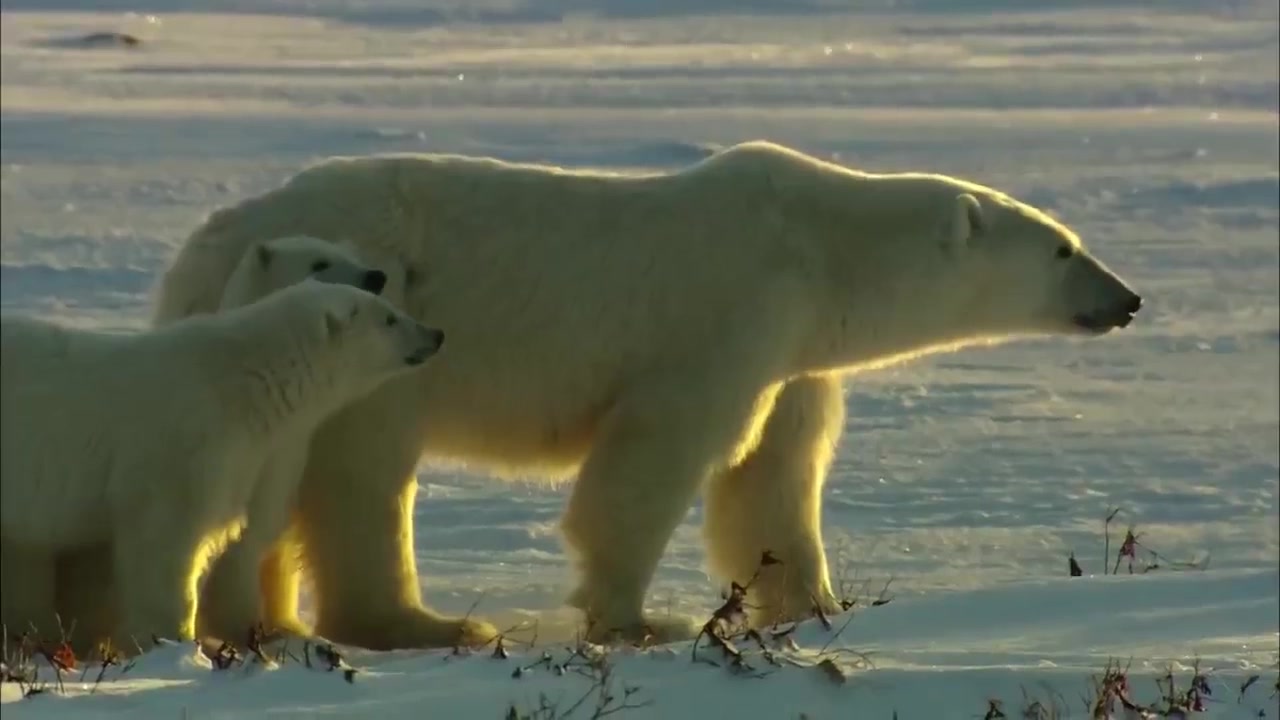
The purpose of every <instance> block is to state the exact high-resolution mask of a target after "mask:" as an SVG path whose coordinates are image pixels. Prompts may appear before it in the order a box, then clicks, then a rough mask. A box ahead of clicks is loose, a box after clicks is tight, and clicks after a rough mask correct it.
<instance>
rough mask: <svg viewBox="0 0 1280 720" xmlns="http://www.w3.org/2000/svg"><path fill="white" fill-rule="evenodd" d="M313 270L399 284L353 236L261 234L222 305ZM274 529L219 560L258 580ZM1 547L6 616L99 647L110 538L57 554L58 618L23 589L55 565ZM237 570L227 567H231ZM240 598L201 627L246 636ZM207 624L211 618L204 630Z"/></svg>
mask: <svg viewBox="0 0 1280 720" xmlns="http://www.w3.org/2000/svg"><path fill="white" fill-rule="evenodd" d="M308 278H311V279H315V280H318V281H320V282H327V283H337V284H342V285H351V286H353V287H359V288H361V289H364V290H366V291H368V292H371V293H373V294H375V295H378V294H383V291H384V288H385V289H387V290H392V291H397V287H398V286H397V285H396V283H395V282H389V279H388V275H387V273H385V272H383V271H382V270H379V269H376V268H373V267H370V266H369V265H367V264H366V263H365V262H364V260H363V259H362V258H360V257H358V256H357V254H356V252H355V250H354V248H353V247H352V246H351V245H350V244H348V243H334V242H329V241H327V240H321V239H319V238H316V237H312V236H309V235H291V236H285V237H277V238H271V239H268V240H263V241H258V242H255V243H253V244H252V245H250V246H249V247H248V249H247V250H245V252H244V253H243V255H242V256H241V258H240V260H239V262H238V263H236V265H235V267H234V269H233V270H232V272H231V276H230V278H229V279H228V281H227V283H226V286H225V288H224V290H223V292H222V298H221V302H220V303H219V306H218V309H219V311H224V310H228V309H232V308H237V307H241V306H243V305H247V304H249V303H252V302H255V301H257V300H260V299H262V298H264V297H266V296H267V295H270V294H271V293H273V292H275V291H277V290H281V289H283V288H286V287H289V286H291V285H294V284H295V283H299V282H302V281H303V280H306V279H308ZM397 292H398V291H397ZM309 442H310V434H309V433H306V432H305V431H304V432H300V433H299V435H298V437H296V438H286V437H279V438H277V443H276V446H275V449H274V450H273V451H272V455H271V457H270V458H269V459H268V460H267V461H266V462H264V464H263V469H262V471H261V472H262V474H263V475H264V476H273V475H279V474H289V473H293V474H301V473H302V464H303V463H305V462H306V455H307V448H308V447H309ZM295 482H296V481H295ZM257 487H258V488H260V490H261V492H263V493H269V492H271V491H286V490H287V489H288V488H290V487H292V486H291V485H290V484H289V483H286V482H275V481H270V480H268V479H267V478H265V477H264V478H262V479H260V480H259V484H258V485H257ZM290 500H291V498H289V499H286V498H281V497H274V498H272V497H263V498H260V499H259V503H260V505H261V504H262V503H266V502H273V503H279V502H288V501H290ZM268 532H269V530H268V529H267V528H265V527H251V528H246V529H245V531H244V532H243V533H242V534H241V536H240V539H239V540H238V541H237V542H235V543H232V544H231V545H229V546H228V547H227V548H226V550H225V553H224V554H229V555H231V556H234V557H240V556H244V557H247V558H253V559H252V560H250V561H247V562H233V563H222V564H220V565H218V566H216V567H224V566H225V567H226V568H234V569H235V570H236V571H245V572H252V573H254V575H255V577H254V578H252V579H249V578H245V579H241V580H240V581H241V582H243V583H244V584H245V585H247V586H252V585H256V583H257V578H256V572H255V571H256V569H257V561H260V560H262V558H263V555H264V553H266V546H268V545H269V544H270V543H271V542H273V541H274V540H275V539H277V538H276V537H274V536H273V537H268V536H267V533H268ZM0 553H2V554H3V559H4V563H3V565H4V567H3V569H0V575H3V577H4V579H5V580H6V582H0V616H2V619H3V621H4V622H5V623H7V624H9V625H10V626H16V627H24V628H25V627H28V626H30V625H36V626H37V628H43V627H44V626H45V625H56V624H57V623H63V624H65V625H67V626H70V627H72V628H73V630H74V632H73V633H72V638H71V643H72V647H73V648H74V649H76V651H77V652H88V651H90V650H92V649H93V648H94V647H95V646H96V644H97V642H98V641H99V640H101V639H102V638H104V637H106V636H108V635H110V634H111V632H112V628H113V627H114V625H115V622H116V617H117V612H116V609H115V607H114V603H113V602H112V601H111V598H113V597H114V595H115V591H114V584H115V579H114V578H113V577H112V568H111V562H110V554H111V548H110V547H109V545H107V544H94V545H90V546H87V547H84V548H80V549H77V550H75V551H70V552H64V553H59V554H58V556H57V558H56V563H57V569H56V575H55V577H54V579H53V580H52V581H51V582H53V583H54V586H55V588H56V592H57V600H56V605H55V606H54V609H55V610H56V612H57V613H58V615H57V617H56V619H55V618H54V617H53V616H51V615H50V613H49V608H48V607H47V606H42V605H36V606H34V607H32V606H30V602H31V599H28V598H23V597H22V592H21V590H20V586H25V585H27V584H28V583H29V582H31V578H35V577H40V576H41V574H42V573H46V572H51V571H52V570H51V569H50V568H46V567H41V566H40V565H39V563H40V562H41V560H42V557H41V556H40V555H39V554H36V555H35V556H34V557H24V556H23V550H22V548H19V547H15V546H12V545H11V544H10V543H4V544H3V547H0ZM292 555H293V553H290V554H289V557H283V556H282V557H274V556H273V557H271V558H269V560H268V561H269V562H282V563H293V562H294V561H295V559H294V558H293V557H292ZM230 572H231V571H230V570H227V571H225V572H224V574H229V573H230ZM256 599H257V598H256V596H251V595H247V594H241V596H238V597H237V598H236V601H238V603H239V604H248V603H252V602H254V601H255V600H256ZM233 604H234V603H231V602H228V603H221V605H223V607H210V606H208V605H207V604H201V606H200V614H199V616H198V618H197V632H198V633H202V634H207V633H210V632H212V633H214V634H218V635H219V636H221V637H231V638H237V639H238V638H240V637H242V635H243V633H244V632H245V628H243V627H235V628H234V630H232V628H231V626H232V625H235V624H236V623H235V622H234V621H233V620H224V618H228V617H233V618H239V617H242V616H243V615H244V614H245V612H246V611H245V610H244V609H242V608H239V607H231V605H233ZM258 609H259V608H258V607H256V606H254V607H252V608H250V610H249V612H256V611H257V610H258ZM200 625H203V626H204V629H203V630H202V629H201V627H200ZM282 629H286V630H290V631H293V632H295V633H301V632H302V631H303V628H301V627H295V626H290V627H282ZM52 631H53V628H50V629H48V632H52Z"/></svg>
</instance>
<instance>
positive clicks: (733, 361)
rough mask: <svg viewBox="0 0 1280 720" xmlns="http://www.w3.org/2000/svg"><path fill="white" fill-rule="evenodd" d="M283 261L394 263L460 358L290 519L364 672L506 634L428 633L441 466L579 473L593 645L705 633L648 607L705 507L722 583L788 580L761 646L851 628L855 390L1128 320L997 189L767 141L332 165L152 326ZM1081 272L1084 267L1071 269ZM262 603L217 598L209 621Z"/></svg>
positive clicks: (765, 591) (273, 205) (240, 590)
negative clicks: (837, 515) (835, 568)
mask: <svg viewBox="0 0 1280 720" xmlns="http://www.w3.org/2000/svg"><path fill="white" fill-rule="evenodd" d="M290 233H303V234H308V235H314V236H317V237H322V238H325V239H328V240H332V241H346V242H351V243H353V244H354V245H356V246H357V247H358V248H359V249H360V252H361V256H362V257H366V258H369V259H370V260H371V261H375V262H377V261H378V259H381V260H382V261H383V262H384V264H386V263H392V262H398V263H401V264H402V265H403V266H404V267H405V268H406V269H407V272H408V273H409V277H410V278H411V279H412V280H413V281H412V282H410V283H409V284H408V285H407V286H406V289H405V297H404V307H405V308H406V309H407V310H408V311H409V313H410V314H411V315H413V316H415V317H418V318H421V319H423V320H425V321H429V322H431V323H433V324H438V325H439V326H441V327H444V328H447V329H448V331H449V334H450V335H449V336H450V346H449V351H448V352H447V353H444V354H442V355H441V356H440V357H439V359H438V361H437V362H436V363H434V364H433V366H432V368H431V370H430V371H429V372H420V373H414V374H413V375H411V376H408V377H405V378H402V379H399V380H396V381H393V382H391V383H388V384H387V385H385V386H383V387H382V388H380V389H379V390H378V391H377V392H375V393H373V394H372V395H371V396H370V397H368V398H365V399H363V400H361V401H359V402H357V403H354V404H352V405H351V406H350V407H348V408H346V409H344V410H343V411H342V412H340V413H339V414H337V415H335V416H334V417H333V418H332V419H330V420H329V421H327V422H326V423H324V425H323V426H322V427H321V428H320V430H319V431H318V434H317V435H316V439H315V442H313V445H312V452H311V457H310V461H309V465H308V469H307V473H306V477H305V479H304V480H303V487H302V490H301V492H300V494H299V505H298V508H297V510H298V514H297V518H298V527H297V530H298V531H299V533H300V537H301V539H302V546H303V550H304V553H305V558H306V561H307V566H308V567H309V568H310V569H311V571H312V573H313V579H314V580H315V587H316V604H317V612H318V623H317V627H316V631H317V632H319V633H321V634H323V635H324V636H326V637H329V638H331V639H333V640H335V641H338V642H345V643H352V644H357V645H363V646H365V647H370V648H393V647H408V646H439V645H448V644H451V643H454V642H459V641H465V640H467V639H469V638H477V637H484V636H486V635H487V634H489V633H491V632H492V627H491V626H489V625H488V624H485V623H481V622H478V621H476V620H474V619H471V620H467V621H463V620H459V619H457V618H445V617H441V616H439V615H437V614H435V613H433V612H431V611H430V610H428V609H426V608H424V607H423V606H422V603H421V598H420V591H419V583H418V577H417V572H416V567H415V562H414V547H413V525H412V508H413V504H414V499H415V492H416V484H415V482H414V477H413V476H414V469H415V466H416V464H417V463H418V461H419V458H420V457H421V456H423V455H424V454H425V455H426V456H428V457H436V458H446V459H452V460H463V461H466V462H469V463H471V464H472V465H473V466H480V467H486V468H489V469H491V470H493V471H494V472H495V473H497V474H500V475H505V474H521V475H528V474H531V473H537V474H541V475H543V476H546V477H548V478H566V477H570V476H573V475H576V483H575V486H574V488H573V492H572V496H571V499H570V501H569V503H568V507H567V510H566V512H565V515H564V518H563V523H562V529H563V533H564V537H565V540H566V541H567V543H568V546H569V548H570V549H571V550H572V551H573V554H574V556H575V559H576V564H577V568H578V571H579V574H580V582H579V585H578V588H577V590H576V591H575V592H574V593H573V594H572V596H571V602H572V603H573V604H575V605H576V606H578V607H581V608H582V609H584V610H585V611H586V613H587V616H588V618H589V620H591V621H592V622H593V623H594V624H593V625H592V627H593V630H592V636H593V637H596V638H600V637H605V636H607V635H608V634H609V633H610V632H611V631H614V630H616V631H619V632H621V633H622V634H623V635H624V636H626V637H638V636H639V635H641V634H643V633H644V632H646V630H650V631H654V632H655V633H656V634H657V635H658V637H659V639H665V638H672V637H677V636H679V635H681V634H682V633H683V632H686V631H687V630H688V629H689V627H688V626H687V625H684V624H680V623H676V625H677V626H672V625H671V624H664V623H661V622H656V621H654V620H652V619H648V620H646V618H645V617H644V615H643V614H642V605H643V601H644V599H645V592H646V589H647V587H648V585H649V582H650V579H651V577H652V575H653V573H654V571H655V569H656V567H657V565H658V562H659V560H660V558H661V556H662V553H663V551H664V548H665V546H666V543H667V541H668V539H669V537H670V535H671V533H672V531H673V529H674V528H675V526H676V525H677V524H678V523H679V522H680V520H681V519H682V518H683V517H684V516H685V514H686V511H687V510H688V508H689V506H690V504H691V503H692V501H693V500H694V498H695V496H696V495H697V494H698V493H699V491H705V492H706V498H707V520H706V525H705V529H706V542H707V550H708V557H709V559H710V565H711V569H712V570H713V571H714V572H715V574H716V575H717V576H718V577H719V578H721V579H722V580H725V581H728V580H731V579H732V580H738V581H745V580H746V579H747V578H748V577H750V576H751V574H752V572H754V570H755V569H756V566H757V563H758V560H759V558H760V556H761V553H762V551H764V550H766V549H767V550H772V551H773V552H774V554H775V555H776V556H777V557H778V558H780V559H781V560H783V564H781V565H777V566H772V567H771V568H769V569H768V570H767V571H766V572H765V573H764V574H763V575H762V576H761V578H760V579H759V580H758V581H757V583H756V584H755V585H754V586H753V603H754V604H755V605H757V606H758V607H759V610H758V611H757V613H756V619H757V621H764V620H770V619H774V618H782V619H785V618H794V617H798V616H800V615H803V614H806V613H808V612H809V611H810V609H811V607H812V605H813V604H814V603H815V602H816V603H817V604H818V605H820V606H822V607H824V608H826V609H831V608H832V607H834V605H835V600H834V598H833V596H832V593H831V588H830V583H829V580H828V577H827V567H826V560H825V556H824V551H823V546H822V540H821V532H820V523H819V519H820V514H821V490H822V484H823V481H824V478H825V475H826V471H827V466H828V464H829V461H830V459H831V457H832V453H833V450H834V448H835V444H836V441H837V438H838V437H839V435H840V433H841V430H842V423H843V405H842V402H841V389H840V381H839V379H838V378H839V376H840V375H841V374H845V373H848V372H852V371H856V370H859V369H864V368H870V367H876V366H882V365H885V364H888V363H893V362H899V361H903V360H907V359H910V358H912V357H916V356H919V355H921V354H924V353H928V352H937V351H943V350H950V349H955V348H959V347H962V346H964V345H969V344H973V343H980V342H995V341H999V340H1002V339H1005V338H1008V337H1012V336H1015V335H1019V334H1026V333H1069V332H1075V331H1076V327H1075V326H1074V325H1073V324H1072V318H1073V317H1075V316H1076V315H1077V314H1079V313H1082V312H1094V311H1096V310H1099V309H1101V308H1109V307H1111V306H1113V305H1114V304H1115V303H1118V302H1122V301H1123V299H1124V297H1126V294H1128V295H1127V296H1129V297H1132V294H1131V293H1129V291H1128V290H1127V289H1125V288H1124V286H1123V284H1122V283H1121V282H1120V281H1119V280H1117V279H1116V278H1115V277H1114V276H1113V275H1111V274H1110V273H1109V272H1107V271H1106V270H1105V269H1104V268H1102V267H1101V266H1100V265H1098V264H1097V263H1096V262H1095V261H1093V260H1092V259H1090V258H1089V257H1088V256H1087V255H1086V254H1084V252H1083V251H1082V250H1079V248H1080V244H1079V240H1078V239H1077V238H1076V237H1075V236H1074V235H1073V234H1072V233H1071V232H1070V231H1069V230H1067V229H1066V228H1065V227H1063V226H1062V225H1060V224H1059V223H1057V222H1055V221H1053V220H1052V219H1050V218H1049V217H1047V216H1046V215H1044V214H1043V213H1040V212H1038V211H1036V210H1034V209H1033V208H1030V207H1028V206H1026V205H1023V204H1021V203H1018V202H1016V201H1014V200H1012V199H1011V198H1009V197H1007V196H1006V195H1004V194H1002V193H999V192H997V191H995V190H992V189H989V188H986V187H983V186H980V185H977V184H973V183H969V182H965V181H962V180H957V179H954V178H949V177H944V176H940V175H929V174H915V173H912V174H897V175H870V174H865V173H859V172H855V171H852V170H848V169H846V168H843V167H840V166H837V165H834V164H831V163H827V162H824V161H821V160H818V159H816V158H813V157H809V156H806V155H803V154H801V153H798V152H795V151H792V150H789V149H786V148H783V147H780V146H777V145H773V144H769V143H763V142H753V143H746V144H742V145H738V146H735V147H732V148H729V149H728V150H726V151H724V152H721V153H719V154H717V155H715V156H713V157H711V158H709V159H707V160H705V161H702V162H700V163H698V164H695V165H693V166H691V167H688V168H686V169H683V170H680V171H678V172H673V173H659V174H649V175H641V176H623V175H615V174H608V173H602V172H594V171H572V170H564V169H559V168H554V167H545V166H531V165H515V164H509V163H504V162H501V161H498V160H493V159H480V158H465V157H457V156H446V155H398V156H395V155H393V156H380V157H378V156H375V157H366V158H339V159H333V160H330V161H328V162H325V163H323V164H320V165H318V166H316V167H312V168H310V169H307V170H305V171H303V172H301V173H300V174H298V175H297V176H295V177H294V178H293V179H292V180H290V181H289V182H288V183H286V184H285V185H284V186H282V187H280V188H278V189H275V190H272V191H270V192H267V193H265V194H263V195H261V196H258V197H255V198H251V199H248V200H246V201H244V202H242V203H240V204H238V205H236V206H234V207H230V208H226V209H223V210H220V211H218V212H215V213H214V214H213V215H212V216H210V217H209V218H208V220H207V221H206V222H205V223H204V224H203V225H202V226H201V227H200V228H199V229H197V230H196V231H195V232H194V233H193V234H192V236H191V237H190V238H189V239H188V241H187V242H186V244H185V245H184V246H183V247H182V249H181V251H180V252H179V254H178V256H177V257H176V259H175V260H174V262H173V264H172V265H171V267H170V268H169V269H168V271H167V272H166V274H165V276H164V279H163V282H162V289H161V294H160V297H159V301H158V305H157V308H156V314H155V322H156V324H157V325H159V326H164V325H166V324H168V323H170V322H173V321H175V320H177V319H179V318H184V317H188V316H191V315H198V314H201V313H207V312H212V311H213V310H214V309H215V308H216V307H217V303H218V298H219V297H220V296H221V294H222V291H223V288H224V286H225V285H226V282H227V277H228V275H229V274H230V273H231V271H232V269H233V267H234V265H235V263H236V261H237V260H238V258H240V257H241V255H242V254H243V252H244V249H245V248H246V247H247V246H248V245H249V244H250V243H252V242H254V241H255V240H256V239H258V238H263V237H272V236H277V235H282V234H290ZM1063 246H1067V247H1069V248H1071V249H1072V250H1075V251H1077V252H1076V255H1075V256H1074V259H1071V260H1069V261H1067V262H1062V261H1055V252H1056V251H1057V250H1058V249H1059V248H1061V247H1063ZM344 530H345V531H344ZM239 575H240V576H242V577H243V576H245V573H239ZM267 584H268V585H269V586H270V585H273V584H274V585H275V586H279V587H287V585H288V584H287V583H283V582H279V580H276V581H273V582H269V583H267ZM253 592H254V589H253V588H250V587H243V586H242V587H232V586H231V585H222V586H219V587H217V588H213V587H212V586H210V587H209V588H206V599H205V601H204V602H206V603H208V602H225V601H226V599H227V598H228V597H230V596H231V595H230V594H241V595H244V594H251V593H253ZM282 602H293V600H292V598H289V599H286V600H284V601H282ZM282 602H277V603H269V605H272V606H273V607H276V608H280V607H283V604H282ZM246 620H251V619H246ZM268 620H270V621H273V622H276V623H280V622H282V620H283V619H282V618H269V619H268Z"/></svg>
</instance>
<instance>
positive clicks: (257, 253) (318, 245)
mask: <svg viewBox="0 0 1280 720" xmlns="http://www.w3.org/2000/svg"><path fill="white" fill-rule="evenodd" d="M307 278H311V279H314V280H318V281H320V282H322V283H332V284H338V285H350V286H352V287H355V288H360V289H361V290H364V291H366V292H369V293H372V294H374V295H378V294H380V293H381V292H382V290H383V288H384V287H385V286H386V284H387V275H386V273H384V272H383V271H381V270H377V269H374V268H370V267H368V266H366V265H365V264H364V263H362V262H361V261H360V259H359V258H358V257H357V256H356V254H355V251H354V250H353V249H352V248H351V247H349V246H347V245H345V244H338V243H332V242H329V241H327V240H321V239H320V238H316V237H310V236H307V235H291V236H287V237H279V238H273V239H271V240H266V241H261V242H257V243H254V244H253V245H251V246H250V247H249V249H248V250H246V251H245V253H244V255H243V256H242V257H241V258H240V262H239V263H238V264H237V265H236V268H235V270H234V271H233V272H232V273H231V277H230V279H228V280H227V285H226V288H225V289H224V291H223V293H222V302H221V304H220V308H221V309H229V308H234V307H239V306H241V305H247V304H249V303H251V302H254V301H257V300H260V299H262V298H264V297H266V296H267V295H269V294H271V293H273V292H275V291H277V290H281V289H283V288H286V287H288V286H290V285H293V284H295V283H298V282H301V281H302V280H305V279H307Z"/></svg>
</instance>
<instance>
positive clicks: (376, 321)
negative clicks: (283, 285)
mask: <svg viewBox="0 0 1280 720" xmlns="http://www.w3.org/2000/svg"><path fill="white" fill-rule="evenodd" d="M281 293H282V294H283V293H287V294H289V295H291V296H297V297H299V298H301V300H300V301H301V302H305V303H308V305H307V309H308V311H309V312H310V313H311V315H310V318H309V322H311V323H313V324H311V325H310V328H311V330H312V332H313V333H314V337H316V338H318V339H319V340H320V342H322V343H323V344H325V345H327V346H331V347H335V348H341V350H336V351H335V352H334V353H332V356H333V357H335V358H340V359H341V360H342V361H343V362H344V363H347V364H352V365H355V366H358V367H359V370H360V371H359V373H358V374H360V375H362V376H363V375H366V374H374V375H376V374H379V373H396V372H400V371H404V370H408V369H410V368H415V367H418V366H419V365H422V364H423V363H425V362H426V361H427V359H428V358H430V357H431V356H432V355H435V354H436V353H437V352H439V351H440V348H441V346H442V345H444V332H443V331H441V330H438V329H436V328H430V327H427V326H425V325H423V324H422V323H420V322H418V321H417V320H414V319H413V318H412V317H410V316H409V315H408V314H406V313H405V312H404V311H403V310H401V309H399V308H397V307H396V306H395V305H392V304H391V303H390V302H389V301H388V300H387V299H385V298H382V297H379V296H377V295H374V294H372V293H369V292H366V291H364V290H360V289H358V288H354V287H351V286H348V285H340V284H334V283H326V282H323V281H320V280H317V279H313V278H308V279H305V280H303V281H302V282H301V283H298V284H297V285H296V286H295V287H290V288H287V289H285V290H282V291H281Z"/></svg>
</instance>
